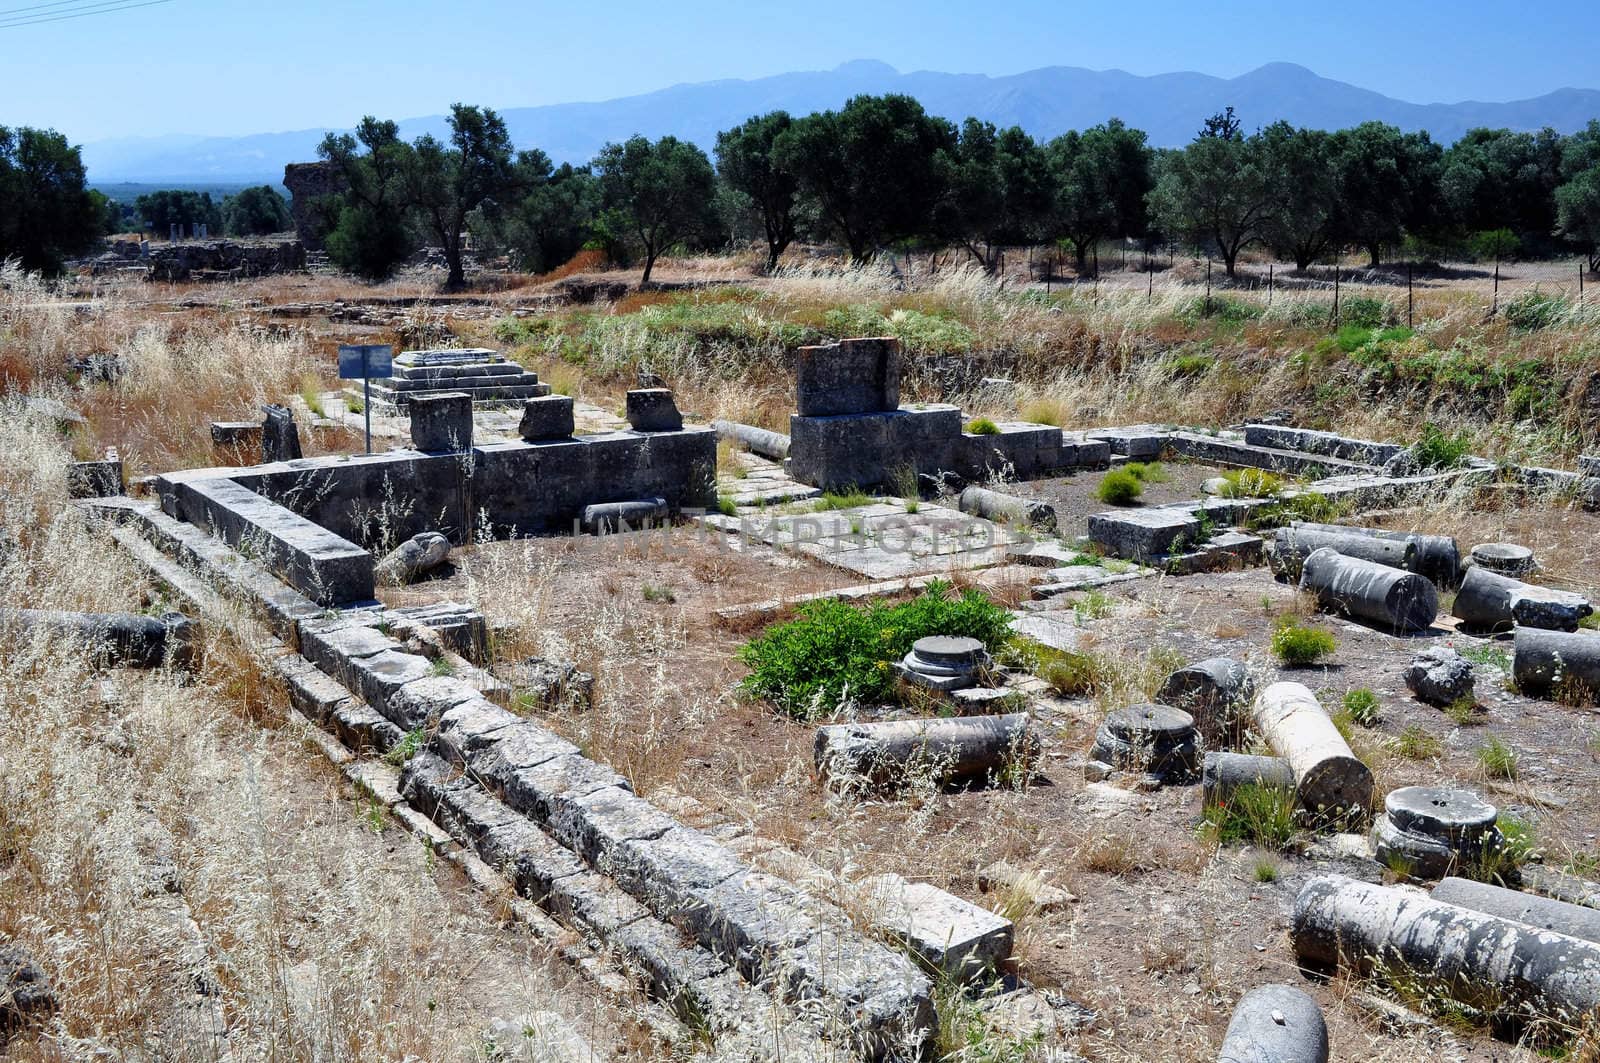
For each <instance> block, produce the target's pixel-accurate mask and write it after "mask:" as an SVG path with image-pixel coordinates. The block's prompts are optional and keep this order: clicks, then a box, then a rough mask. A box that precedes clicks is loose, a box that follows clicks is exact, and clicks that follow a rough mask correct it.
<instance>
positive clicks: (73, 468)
mask: <svg viewBox="0 0 1600 1063" xmlns="http://www.w3.org/2000/svg"><path fill="white" fill-rule="evenodd" d="M120 494H122V462H121V461H119V460H117V459H115V458H108V459H106V460H104V461H75V462H72V463H71V464H69V465H68V466H67V497H69V498H105V497H108V496H110V495H120Z"/></svg>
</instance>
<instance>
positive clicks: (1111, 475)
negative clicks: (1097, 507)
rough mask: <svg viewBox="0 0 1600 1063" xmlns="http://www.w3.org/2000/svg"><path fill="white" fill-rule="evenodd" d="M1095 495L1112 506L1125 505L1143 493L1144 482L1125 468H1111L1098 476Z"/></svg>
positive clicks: (1136, 499) (1134, 500)
mask: <svg viewBox="0 0 1600 1063" xmlns="http://www.w3.org/2000/svg"><path fill="white" fill-rule="evenodd" d="M1094 493H1095V497H1096V498H1098V499H1100V501H1102V502H1105V503H1107V504H1109V505H1113V506H1126V505H1128V504H1130V503H1132V502H1136V501H1138V498H1139V496H1140V495H1142V494H1144V482H1143V481H1142V480H1140V479H1139V478H1138V477H1137V476H1135V475H1134V474H1133V473H1131V472H1129V471H1128V470H1127V469H1112V470H1111V471H1110V472H1108V473H1106V474H1105V475H1104V476H1102V477H1100V486H1098V487H1096V488H1095V489H1094Z"/></svg>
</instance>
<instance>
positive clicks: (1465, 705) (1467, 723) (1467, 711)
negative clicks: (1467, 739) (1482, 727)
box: [1444, 694, 1483, 727]
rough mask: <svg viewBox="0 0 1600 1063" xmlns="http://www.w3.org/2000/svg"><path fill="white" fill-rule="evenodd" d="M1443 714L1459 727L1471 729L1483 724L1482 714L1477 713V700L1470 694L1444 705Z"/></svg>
mask: <svg viewBox="0 0 1600 1063" xmlns="http://www.w3.org/2000/svg"><path fill="white" fill-rule="evenodd" d="M1444 714H1445V715H1446V716H1448V717H1450V719H1451V721H1452V722H1454V723H1455V724H1456V725H1457V726H1460V727H1472V726H1473V725H1475V724H1480V723H1482V722H1483V713H1481V712H1479V711H1478V699H1477V698H1475V697H1473V696H1472V695H1471V694H1466V695H1463V696H1461V697H1459V698H1457V699H1456V700H1454V701H1452V702H1451V703H1450V704H1448V705H1446V706H1445V709H1444Z"/></svg>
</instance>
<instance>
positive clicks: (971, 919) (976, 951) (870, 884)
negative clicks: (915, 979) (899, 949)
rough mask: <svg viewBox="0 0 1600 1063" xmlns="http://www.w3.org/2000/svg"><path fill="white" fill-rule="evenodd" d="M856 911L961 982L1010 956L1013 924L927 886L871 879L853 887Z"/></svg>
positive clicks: (882, 877)
mask: <svg viewBox="0 0 1600 1063" xmlns="http://www.w3.org/2000/svg"><path fill="white" fill-rule="evenodd" d="M849 892H850V897H851V900H852V902H853V907H855V908H856V910H857V911H858V912H859V913H861V914H862V915H863V916H865V918H866V919H867V921H868V922H869V923H871V924H872V926H873V927H874V928H876V929H878V930H879V931H880V932H887V933H888V934H889V935H890V936H891V937H892V939H893V940H895V941H898V942H900V943H901V944H902V945H903V946H904V947H906V948H908V949H910V950H911V952H912V953H913V954H914V955H915V956H916V957H917V958H918V959H920V960H922V961H923V963H925V964H926V965H928V966H929V967H931V968H934V969H936V970H939V971H942V972H943V973H944V974H946V975H949V976H950V977H953V978H957V979H960V980H966V979H969V978H974V977H977V976H979V975H981V974H983V973H984V972H985V971H992V970H994V969H995V968H997V967H999V966H1000V965H1001V964H1002V963H1004V962H1005V961H1006V960H1007V959H1009V958H1010V957H1011V948H1012V944H1013V940H1014V936H1015V928H1014V927H1013V926H1012V923H1011V920H1009V919H1006V918H1004V917H1002V916H999V915H996V914H995V913H993V912H991V911H988V910H987V909H984V908H979V907H978V906H977V905H975V904H972V903H970V902H968V901H964V900H962V899H961V898H960V897H956V896H954V895H952V894H949V893H946V892H945V891H944V890H942V889H939V888H938V887H937V886H934V885H931V884H930V883H927V882H910V881H908V880H906V879H904V878H902V877H900V876H899V875H895V874H881V875H871V876H869V877H867V878H865V879H863V880H861V881H860V882H857V883H853V884H852V885H851V886H850V888H849Z"/></svg>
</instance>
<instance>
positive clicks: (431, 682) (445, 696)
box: [384, 676, 477, 731]
mask: <svg viewBox="0 0 1600 1063" xmlns="http://www.w3.org/2000/svg"><path fill="white" fill-rule="evenodd" d="M476 697H477V693H476V692H475V691H474V690H473V689H472V688H471V687H469V686H467V684H465V683H463V682H460V681H459V680H456V679H452V678H450V677H449V676H427V677H425V678H422V679H417V680H415V681H413V682H410V683H407V684H405V685H404V686H402V687H400V688H399V689H398V690H396V691H395V692H394V693H393V694H391V695H390V696H389V701H388V704H386V705H385V706H384V714H385V715H386V716H388V717H389V719H391V720H393V721H394V722H395V723H396V724H397V725H399V726H400V727H402V728H404V729H405V730H407V731H415V730H418V729H420V728H428V727H434V726H437V725H438V723H439V720H440V719H441V718H442V717H443V716H444V714H445V713H447V712H449V711H450V710H451V709H453V708H455V707H456V706H457V705H461V704H464V703H466V702H468V701H471V700H473V699H474V698H476Z"/></svg>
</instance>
